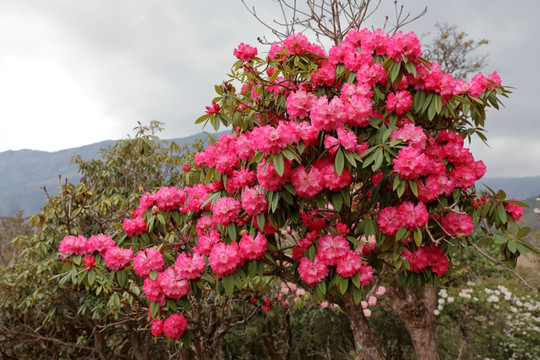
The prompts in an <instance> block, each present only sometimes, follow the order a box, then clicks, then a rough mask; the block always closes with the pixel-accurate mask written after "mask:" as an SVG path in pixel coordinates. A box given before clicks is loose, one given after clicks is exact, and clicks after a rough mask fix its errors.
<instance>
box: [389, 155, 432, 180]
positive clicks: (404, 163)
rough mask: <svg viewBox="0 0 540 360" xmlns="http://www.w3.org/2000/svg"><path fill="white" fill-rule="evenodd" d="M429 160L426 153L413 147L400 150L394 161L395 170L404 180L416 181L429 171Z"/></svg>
mask: <svg viewBox="0 0 540 360" xmlns="http://www.w3.org/2000/svg"><path fill="white" fill-rule="evenodd" d="M427 164H428V159H427V158H426V156H425V154H424V153H421V152H420V151H419V150H418V149H415V148H413V147H404V148H403V149H401V150H399V153H398V156H397V157H396V158H395V159H394V170H395V171H396V172H397V173H398V174H399V176H400V177H401V178H402V179H404V180H411V179H416V178H418V177H419V176H421V175H424V174H425V173H426V171H427V168H426V166H427Z"/></svg>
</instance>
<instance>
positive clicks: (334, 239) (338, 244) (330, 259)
mask: <svg viewBox="0 0 540 360" xmlns="http://www.w3.org/2000/svg"><path fill="white" fill-rule="evenodd" d="M349 252H350V246H349V242H348V241H347V239H345V237H344V236H342V235H324V236H323V237H321V239H320V240H319V245H318V246H317V253H318V254H319V258H320V259H321V260H323V261H324V262H325V263H326V264H327V265H336V264H337V262H338V260H339V259H340V258H341V257H343V256H346V255H348V254H349ZM350 256H352V255H350ZM350 261H352V258H350V259H348V261H347V262H350Z"/></svg>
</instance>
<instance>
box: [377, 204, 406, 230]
mask: <svg viewBox="0 0 540 360" xmlns="http://www.w3.org/2000/svg"><path fill="white" fill-rule="evenodd" d="M377 223H378V224H379V229H380V230H381V232H382V233H383V234H386V235H396V234H397V232H398V230H399V228H400V227H402V225H403V223H404V219H403V215H402V213H400V212H399V208H398V207H393V206H388V207H385V208H384V209H382V210H381V211H379V216H378V217H377Z"/></svg>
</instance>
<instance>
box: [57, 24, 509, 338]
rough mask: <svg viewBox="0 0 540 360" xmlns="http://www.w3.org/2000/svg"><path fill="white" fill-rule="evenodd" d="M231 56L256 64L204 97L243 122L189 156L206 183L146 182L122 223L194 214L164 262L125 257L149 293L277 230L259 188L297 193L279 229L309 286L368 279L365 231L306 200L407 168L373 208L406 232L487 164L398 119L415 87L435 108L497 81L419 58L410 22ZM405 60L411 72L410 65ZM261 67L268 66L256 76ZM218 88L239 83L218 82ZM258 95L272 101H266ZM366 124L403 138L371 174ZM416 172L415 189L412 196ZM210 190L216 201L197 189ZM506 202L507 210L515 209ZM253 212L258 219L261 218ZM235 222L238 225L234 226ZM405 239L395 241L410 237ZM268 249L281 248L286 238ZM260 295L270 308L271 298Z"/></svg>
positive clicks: (262, 243)
mask: <svg viewBox="0 0 540 360" xmlns="http://www.w3.org/2000/svg"><path fill="white" fill-rule="evenodd" d="M234 55H235V56H236V57H237V58H238V59H240V60H241V61H242V62H243V63H244V64H241V63H240V62H237V63H236V65H235V66H237V67H238V69H240V68H242V69H243V70H244V72H245V73H246V74H248V73H256V74H255V75H256V76H253V77H251V76H247V77H246V79H248V80H247V81H246V83H244V84H242V87H241V90H240V92H239V93H238V94H236V95H238V99H239V102H238V103H237V104H235V105H233V107H232V108H231V104H229V103H227V101H223V102H221V104H217V103H213V104H212V106H211V107H207V111H206V112H207V113H208V114H210V115H212V116H213V115H215V114H217V113H220V114H223V115H224V116H225V115H230V116H231V118H233V117H234V119H233V123H240V124H242V125H241V126H236V127H235V128H234V129H233V133H230V134H224V135H222V136H221V137H220V138H219V140H218V141H217V142H216V143H214V144H212V145H210V146H208V147H207V148H206V149H205V150H204V151H202V152H199V153H197V154H196V155H195V158H194V165H195V166H196V167H197V168H198V169H194V171H195V170H197V171H201V172H203V173H206V174H207V175H209V176H210V175H212V173H213V174H215V175H216V176H215V177H214V178H215V179H217V180H216V182H214V183H211V184H206V185H204V184H198V185H194V186H192V187H185V188H183V189H177V188H174V187H164V188H161V189H160V190H158V191H157V192H155V193H153V194H145V195H143V196H142V197H141V200H140V205H139V207H138V208H137V209H136V210H135V211H133V212H132V214H131V215H130V218H129V219H125V221H124V230H125V232H126V233H127V234H128V235H130V236H133V235H140V234H142V233H143V232H145V231H147V224H146V220H145V219H146V217H148V216H150V215H149V214H148V212H149V210H151V211H152V213H154V214H155V212H156V211H158V212H159V211H179V212H181V213H183V214H186V215H189V218H188V219H190V220H191V221H194V224H195V222H196V225H194V226H195V231H194V232H195V234H193V235H189V236H188V237H186V239H185V242H186V249H190V250H186V252H180V253H179V255H178V256H177V258H176V261H175V264H174V266H170V267H168V268H165V267H166V265H165V262H164V260H163V257H162V255H161V254H160V252H159V251H157V250H156V249H153V248H148V249H145V250H144V251H139V253H138V254H137V256H136V257H135V259H134V269H135V271H136V272H137V274H139V275H140V276H142V277H144V278H145V280H144V285H143V289H144V292H145V294H146V296H147V298H148V299H149V300H150V301H152V302H157V303H162V302H163V301H165V300H166V299H167V298H170V299H178V298H180V297H182V296H185V295H186V294H188V293H189V286H190V282H189V281H190V280H197V279H199V278H200V277H201V276H202V275H203V274H204V272H205V271H208V272H210V273H212V274H215V275H216V277H217V278H221V277H223V276H229V275H231V274H233V273H235V272H236V271H237V269H238V268H239V267H241V266H243V265H244V264H245V263H246V261H253V260H259V259H262V258H263V257H264V256H265V254H266V253H268V247H269V246H268V243H267V238H266V237H265V235H268V234H273V233H276V232H277V231H278V229H276V228H274V226H275V223H273V220H274V218H273V217H272V216H271V215H272V214H271V213H270V212H271V211H272V209H273V208H274V207H273V206H272V205H275V203H273V204H269V200H270V199H278V200H279V203H278V210H277V211H281V210H282V209H281V207H282V206H289V205H287V204H285V202H288V203H289V204H290V200H288V199H289V198H290V197H291V196H292V194H294V193H296V197H297V198H300V199H301V200H298V199H297V198H294V200H293V201H295V202H299V203H301V204H302V211H300V218H301V223H300V222H299V223H298V224H297V225H298V226H297V228H293V231H295V235H292V232H291V231H289V233H290V234H291V236H293V237H295V238H296V236H298V239H299V240H298V244H297V245H295V246H294V247H293V249H292V256H293V259H294V260H295V261H297V262H298V263H299V264H298V265H299V266H298V268H297V269H298V274H299V276H300V278H301V279H302V280H303V281H304V282H305V283H306V284H308V285H311V286H315V285H317V284H319V283H320V282H321V281H322V280H323V279H325V278H326V277H327V276H328V274H330V273H331V272H332V273H337V274H339V275H340V276H341V277H343V278H352V277H355V276H358V277H359V279H360V283H361V285H362V286H365V285H367V284H369V283H370V281H371V280H372V276H373V269H372V268H371V266H369V265H368V264H367V262H364V261H363V260H362V257H361V256H364V257H366V256H368V255H370V253H371V252H372V251H373V250H374V249H375V246H376V241H375V238H374V237H371V238H368V239H367V240H366V239H363V240H361V244H360V245H359V246H358V245H357V246H356V247H355V246H353V245H352V242H354V241H352V242H351V241H349V240H348V239H347V237H346V236H347V234H349V232H352V229H349V228H348V227H347V226H346V225H344V224H341V223H340V221H343V220H342V219H340V214H339V213H338V212H336V211H335V210H334V207H333V206H332V205H330V204H327V205H326V207H325V208H324V209H318V210H317V206H320V205H316V202H315V201H310V199H313V198H314V197H320V198H321V199H324V201H325V202H328V199H332V198H334V197H335V196H336V195H338V196H340V195H341V194H339V192H340V191H342V190H343V189H346V188H347V187H348V186H350V185H351V183H353V184H355V183H359V182H364V181H366V182H367V183H369V182H370V181H371V180H373V184H375V185H376V183H377V182H379V181H381V179H383V178H384V179H385V180H384V181H385V182H388V181H390V183H391V181H392V177H393V176H399V178H400V179H401V180H410V183H411V186H409V187H407V189H406V195H405V197H404V198H403V199H402V200H400V203H399V205H395V203H394V204H393V205H394V206H386V207H384V208H382V209H380V210H379V209H378V208H377V209H375V211H374V213H375V214H376V212H377V211H378V214H377V224H378V227H379V229H380V231H381V232H382V234H384V235H390V236H393V235H396V234H397V232H398V230H399V229H400V228H404V229H406V230H408V231H415V230H416V229H417V228H423V227H425V226H427V224H428V221H429V220H430V215H429V213H428V207H431V206H432V205H430V204H432V203H433V202H435V201H436V200H437V198H438V197H439V196H450V195H451V194H452V192H453V191H454V190H455V189H462V190H466V189H468V188H470V187H471V186H473V184H474V182H475V181H476V180H478V179H480V178H481V177H482V176H483V174H484V172H485V166H484V164H483V163H482V162H481V161H475V160H474V158H473V156H472V154H471V153H470V151H469V150H468V149H466V148H464V141H463V138H462V137H461V136H460V135H459V134H458V133H456V132H453V131H446V130H443V131H441V130H433V129H430V130H425V129H423V128H422V127H420V126H416V125H415V124H414V123H413V121H412V120H409V117H410V118H412V116H411V115H412V114H413V113H414V110H415V109H412V106H413V95H414V94H415V92H416V91H419V90H421V91H424V92H430V93H431V94H433V92H435V93H436V94H437V95H436V96H439V95H440V97H441V99H439V98H437V100H442V101H441V103H442V104H441V106H442V107H443V108H444V107H445V106H447V105H446V104H447V103H448V101H449V100H450V98H451V97H452V95H461V96H464V97H467V96H470V100H471V101H475V99H474V97H477V96H481V95H482V93H483V92H485V91H487V90H490V89H495V88H497V87H499V86H500V79H499V78H498V75H497V74H496V73H494V74H492V75H490V76H489V77H487V78H486V77H484V76H483V75H482V74H478V75H477V76H475V77H473V79H472V80H471V81H470V82H466V81H464V80H459V81H455V80H454V79H453V78H452V76H451V75H450V74H447V73H443V72H442V71H441V69H440V66H438V65H437V64H431V65H429V66H428V65H426V64H425V63H424V62H423V61H421V59H418V57H419V56H421V55H422V52H421V48H420V42H419V41H418V38H417V37H416V35H415V34H414V33H408V34H405V33H402V32H398V33H396V34H394V35H393V36H390V35H388V34H386V33H384V32H383V31H382V30H376V31H369V30H367V29H366V30H356V29H354V30H352V31H350V32H349V34H347V36H346V38H345V39H344V41H343V42H342V43H341V44H340V45H339V46H334V47H332V48H331V49H330V52H329V54H328V56H327V55H326V54H325V52H324V51H323V49H322V48H320V47H319V46H318V45H315V44H312V43H310V42H309V41H308V40H307V38H306V37H305V36H304V35H302V34H294V35H291V36H289V37H288V38H287V39H286V40H285V41H283V42H282V43H279V44H278V43H275V44H274V45H272V47H271V49H270V51H269V54H268V58H267V60H268V62H272V64H271V66H268V67H265V69H264V70H262V71H260V70H258V69H256V68H254V67H257V66H258V64H259V60H257V61H252V60H253V58H254V57H255V56H256V55H257V49H256V48H254V47H251V46H249V45H245V44H243V43H242V44H240V45H239V46H238V48H237V49H235V50H234ZM296 55H301V56H302V58H303V59H309V60H310V61H313V63H314V69H315V70H313V71H312V72H311V73H310V74H309V76H306V77H305V78H304V80H301V79H302V76H300V75H299V76H298V77H297V78H295V79H294V80H291V78H287V76H285V71H286V70H285V69H286V68H287V66H289V65H287V64H288V63H290V64H291V66H292V63H293V62H292V59H291V57H293V56H296ZM381 56H382V57H390V58H392V59H393V60H391V61H390V62H391V63H392V64H393V62H395V63H397V65H400V64H399V63H402V62H403V63H405V62H406V63H407V64H406V65H407V66H406V67H405V66H402V67H401V69H405V68H407V71H406V73H405V74H403V76H402V77H401V81H400V83H399V84H391V83H390V82H389V81H388V80H389V75H387V73H386V70H385V67H384V66H383V65H382V64H381V62H382V61H381V58H380V57H381ZM289 60H290V61H289ZM392 61H393V62H392ZM247 63H249V64H247ZM261 63H262V61H261ZM392 64H391V66H394V65H392ZM411 65H413V66H414V68H415V70H416V71H409V70H410V67H411ZM343 68H345V69H346V71H348V73H346V75H347V76H346V77H343V76H340V73H343ZM276 72H277V73H276ZM282 72H283V73H282ZM414 73H416V74H417V75H414ZM272 74H273V75H272ZM265 76H268V78H267V79H264V81H259V80H260V78H261V77H262V78H264V77H265ZM400 76H401V75H400ZM336 79H338V80H336ZM227 86H229V87H227ZM224 87H227V91H229V90H230V91H231V92H233V91H234V92H235V91H236V90H234V89H231V88H232V86H230V85H229V84H226V85H224ZM381 89H382V90H381ZM384 89H386V90H384ZM381 93H382V95H381ZM262 104H264V105H262ZM266 106H268V108H271V109H272V110H271V111H266V110H265V109H267V107H266ZM254 109H257V110H262V111H254ZM229 111H230V112H229ZM396 115H397V116H396ZM405 115H406V116H405ZM387 117H389V118H390V119H387ZM396 118H397V123H396ZM415 121H416V120H415ZM372 122H380V123H381V124H383V126H388V127H390V128H394V127H395V128H394V130H393V132H392V133H391V135H390V139H391V140H392V141H395V140H399V142H397V145H396V146H398V147H401V148H400V150H399V151H398V152H397V155H392V156H395V158H394V159H393V163H390V164H387V163H386V162H385V163H384V166H383V167H381V170H380V173H379V174H377V175H375V176H373V174H369V175H368V176H364V174H365V173H362V171H364V170H361V169H364V168H362V167H361V166H358V165H359V163H360V158H361V157H362V155H363V154H364V153H366V152H367V151H368V150H369V145H368V142H370V143H371V142H372V139H373V137H372V134H371V133H370V131H371V130H373V126H371V125H370V124H373V123H372ZM375 127H376V126H375ZM366 129H367V130H368V131H366ZM383 130H384V129H383ZM389 153H391V152H390V151H389V152H388V153H386V152H385V155H388V154H389ZM340 157H342V158H343V157H344V158H345V159H346V160H344V167H343V169H342V170H341V171H340V174H338V172H337V171H336V163H337V164H339V165H340V166H339V167H340V168H341V164H340V161H341V160H342V158H341V159H340ZM351 159H355V160H351ZM354 161H357V167H356V168H354V165H353V163H354ZM368 170H369V169H368ZM368 170H366V172H367V171H368ZM366 179H367V180H366ZM414 183H416V184H417V190H418V193H417V194H418V195H417V199H415V198H414V196H413V194H416V191H413V189H414V186H413V184H414ZM383 184H384V183H383ZM381 186H382V185H381ZM351 187H353V186H351ZM347 190H348V189H347ZM210 196H212V199H213V201H207V200H208V199H209V197H210ZM366 196H370V194H366ZM278 197H279V198H278ZM343 199H344V201H346V200H347V199H346V197H343ZM281 200H284V201H281ZM317 200H318V199H317ZM405 200H408V201H405ZM205 202H206V204H205V205H204V206H203V204H204V203H205ZM304 204H305V206H304ZM426 205H427V206H428V207H426ZM511 205H512V204H508V205H507V206H506V210H507V211H508V213H509V214H511V215H512V216H513V217H514V218H518V217H519V216H520V213H519V209H517V208H514V207H512V206H511ZM293 206H296V205H293ZM353 206H356V205H353ZM263 218H264V220H265V226H264V229H259V223H260V221H261V220H262V219H263ZM431 219H432V221H433V222H434V223H435V222H439V223H440V224H441V226H442V228H443V230H444V231H445V232H446V233H447V234H449V235H451V236H455V235H457V234H465V235H469V234H471V232H472V227H473V224H472V219H471V218H470V217H469V216H468V215H465V214H458V213H454V212H450V213H448V214H446V215H444V216H440V215H432V218H431ZM270 220H272V223H271V221H270ZM273 225H274V226H273ZM232 227H235V229H236V230H238V234H237V235H236V238H235V233H236V231H231V228H232ZM291 227H293V225H291ZM257 231H260V232H257ZM255 234H256V235H255ZM355 236H358V235H355ZM228 237H232V239H231V240H229V239H228ZM404 242H405V246H412V245H411V244H409V243H408V242H407V241H404ZM191 243H193V244H195V245H194V246H191V245H192V244H191ZM84 246H85V245H84V242H83V241H81V240H80V239H78V238H72V239H69V240H67V241H66V243H65V244H64V245H61V247H62V249H63V250H64V253H67V254H83V253H84V252H83V250H81V249H80V248H81V247H84ZM310 246H311V247H314V248H315V250H316V254H315V255H314V256H312V257H308V256H307V255H306V253H309V251H307V249H308V248H310ZM95 249H96V250H95V251H99V252H100V253H101V252H103V254H104V256H105V259H106V263H107V265H108V266H109V263H110V266H109V267H111V268H122V267H123V266H126V264H127V263H128V262H129V259H130V255H129V253H128V251H131V250H128V251H126V252H120V251H118V250H117V249H118V248H116V247H115V246H114V244H113V245H112V246H109V248H105V247H101V248H99V249H98V248H97V247H96V248H95ZM312 249H313V248H312ZM277 251H278V252H279V251H285V252H286V255H289V254H290V250H289V249H286V250H283V249H278V250H277ZM403 256H404V257H405V258H406V259H407V260H408V261H409V263H410V265H411V267H410V269H411V271H413V272H420V271H422V270H423V269H425V268H426V267H430V268H431V271H432V272H434V273H436V274H438V275H439V276H440V275H442V274H444V273H445V272H446V270H447V268H448V259H447V257H446V254H445V253H444V251H441V250H440V249H439V248H438V247H429V246H427V245H423V246H421V247H420V248H419V249H416V250H407V251H406V252H404V253H403ZM131 257H133V253H131ZM107 258H109V260H107ZM126 259H127V260H126ZM126 261H127V262H126ZM89 264H90V265H91V262H89ZM207 265H208V266H207ZM208 267H209V268H208ZM164 268H165V270H163V269H164ZM154 271H155V272H157V273H158V275H157V278H155V280H152V279H154V276H151V275H150V274H154V275H155V273H153V272H154ZM369 302H370V300H369V299H368V304H369ZM371 302H373V301H372V300H371ZM265 307H266V308H269V303H266V305H265ZM185 329H186V324H185V319H184V318H182V319H180V318H178V317H174V315H173V316H171V317H169V318H168V319H167V320H159V319H154V320H153V324H152V333H154V335H156V334H161V333H162V332H165V334H166V335H167V336H169V337H171V338H176V337H179V336H181V335H182V334H183V332H184V331H185Z"/></svg>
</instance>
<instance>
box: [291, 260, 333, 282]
mask: <svg viewBox="0 0 540 360" xmlns="http://www.w3.org/2000/svg"><path fill="white" fill-rule="evenodd" d="M328 271H329V270H328V266H327V265H326V264H325V262H324V260H322V259H320V258H319V257H318V256H315V260H314V261H311V260H310V259H309V258H306V257H304V258H302V260H301V261H300V265H299V266H298V274H299V275H300V277H301V278H302V280H304V281H305V282H306V283H307V284H308V285H311V286H315V285H317V284H318V283H320V282H321V280H322V279H324V278H325V277H326V276H327V275H328Z"/></svg>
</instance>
